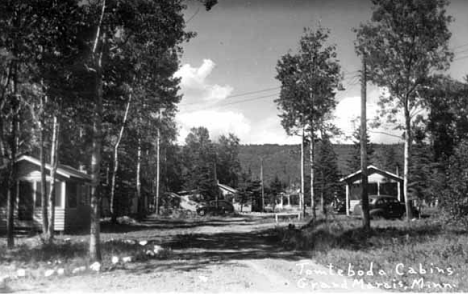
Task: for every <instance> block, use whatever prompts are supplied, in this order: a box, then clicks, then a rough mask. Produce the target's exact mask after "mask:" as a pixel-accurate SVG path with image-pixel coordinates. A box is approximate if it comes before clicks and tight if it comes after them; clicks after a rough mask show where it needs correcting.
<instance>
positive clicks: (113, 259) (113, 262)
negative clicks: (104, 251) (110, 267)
mask: <svg viewBox="0 0 468 294" xmlns="http://www.w3.org/2000/svg"><path fill="white" fill-rule="evenodd" d="M116 263H119V257H118V256H112V264H116Z"/></svg>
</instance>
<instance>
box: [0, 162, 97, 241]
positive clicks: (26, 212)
mask: <svg viewBox="0 0 468 294" xmlns="http://www.w3.org/2000/svg"><path fill="white" fill-rule="evenodd" d="M15 164H16V165H17V177H16V179H17V181H16V185H17V195H16V201H15V212H14V216H15V228H21V229H31V230H38V231H41V230H42V202H41V195H42V194H41V172H40V168H41V163H40V161H39V160H38V159H36V158H34V157H31V156H21V157H19V158H18V159H17V160H16V163H15ZM50 169H51V167H50V165H48V164H46V166H45V170H46V182H47V186H46V190H47V195H48V193H49V191H50V181H51V179H50ZM90 185H91V177H90V176H89V175H87V174H86V173H85V172H82V171H80V170H78V169H75V168H73V167H71V166H67V165H63V164H59V165H58V167H57V172H56V177H55V222H54V224H55V227H54V229H55V231H57V232H70V231H74V230H83V229H89V226H90V215H91V207H90V197H89V195H90ZM3 195H7V194H6V193H5V192H4V193H3ZM49 212H50V208H49ZM6 220H7V200H6V197H4V199H1V202H0V231H3V232H5V231H6V227H7V222H6Z"/></svg>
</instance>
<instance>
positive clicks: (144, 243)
mask: <svg viewBox="0 0 468 294" xmlns="http://www.w3.org/2000/svg"><path fill="white" fill-rule="evenodd" d="M139 243H140V245H141V246H145V245H146V244H148V241H146V240H143V241H140V242H139Z"/></svg>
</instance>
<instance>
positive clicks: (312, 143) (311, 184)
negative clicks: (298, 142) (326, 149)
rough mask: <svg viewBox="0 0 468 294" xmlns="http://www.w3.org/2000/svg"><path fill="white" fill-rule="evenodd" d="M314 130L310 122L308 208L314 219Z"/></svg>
mask: <svg viewBox="0 0 468 294" xmlns="http://www.w3.org/2000/svg"><path fill="white" fill-rule="evenodd" d="M314 139H315V138H314V131H313V130H312V124H311V131H310V145H309V148H310V154H309V157H310V209H311V210H312V218H313V219H315V217H316V216H317V214H316V212H315V192H314V177H315V163H314V160H315V156H314V151H315V140H314Z"/></svg>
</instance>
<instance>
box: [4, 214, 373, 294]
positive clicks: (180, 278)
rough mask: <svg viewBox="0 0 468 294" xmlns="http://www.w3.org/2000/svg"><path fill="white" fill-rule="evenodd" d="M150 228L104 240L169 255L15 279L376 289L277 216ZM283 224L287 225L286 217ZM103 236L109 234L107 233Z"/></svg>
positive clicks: (112, 289)
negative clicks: (336, 265)
mask: <svg viewBox="0 0 468 294" xmlns="http://www.w3.org/2000/svg"><path fill="white" fill-rule="evenodd" d="M146 225H147V229H145V228H144V229H140V230H138V231H136V232H131V231H128V232H123V233H119V234H115V235H113V234H106V233H103V239H105V238H115V237H117V236H120V237H121V236H122V234H124V235H125V237H128V238H131V237H139V238H141V237H142V236H145V237H146V238H147V239H148V240H158V242H160V244H162V246H164V247H166V248H171V249H172V254H171V256H170V258H169V259H167V260H150V261H146V262H141V263H130V264H126V265H125V267H124V268H119V269H115V270H113V271H104V272H101V273H99V274H90V275H83V276H69V277H63V276H62V277H51V278H50V279H48V280H45V281H41V282H40V283H38V282H35V283H33V284H29V285H28V284H27V283H23V284H20V285H12V290H13V291H14V292H21V293H83V292H86V293H90V292H99V293H151V292H153V293H154V292H158V293H161V292H162V293H166V292H178V293H179V292H197V293H200V292H202V293H215V292H216V293H218V292H222V293H224V292H239V291H240V292H242V293H245V292H256V293H258V292H288V293H289V292H303V293H304V292H362V291H364V292H365V291H371V292H375V290H376V289H370V290H369V289H367V287H365V286H364V285H362V284H360V282H359V280H356V281H354V280H351V279H350V278H348V277H346V278H345V277H341V276H338V275H336V273H335V272H333V271H331V270H330V268H327V267H324V266H320V265H318V264H316V263H314V262H313V260H311V259H309V258H307V254H306V253H303V252H295V251H290V250H285V249H284V248H282V246H281V244H280V242H278V240H277V237H275V235H274V234H272V230H274V229H275V227H277V226H278V225H277V224H275V223H274V222H273V220H269V221H265V220H262V219H260V218H256V219H252V218H220V219H216V220H210V221H205V222H199V223H195V224H194V223H185V222H174V221H166V222H161V221H160V220H155V219H149V220H147V221H146ZM283 225H284V224H283ZM104 241H105V240H104Z"/></svg>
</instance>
